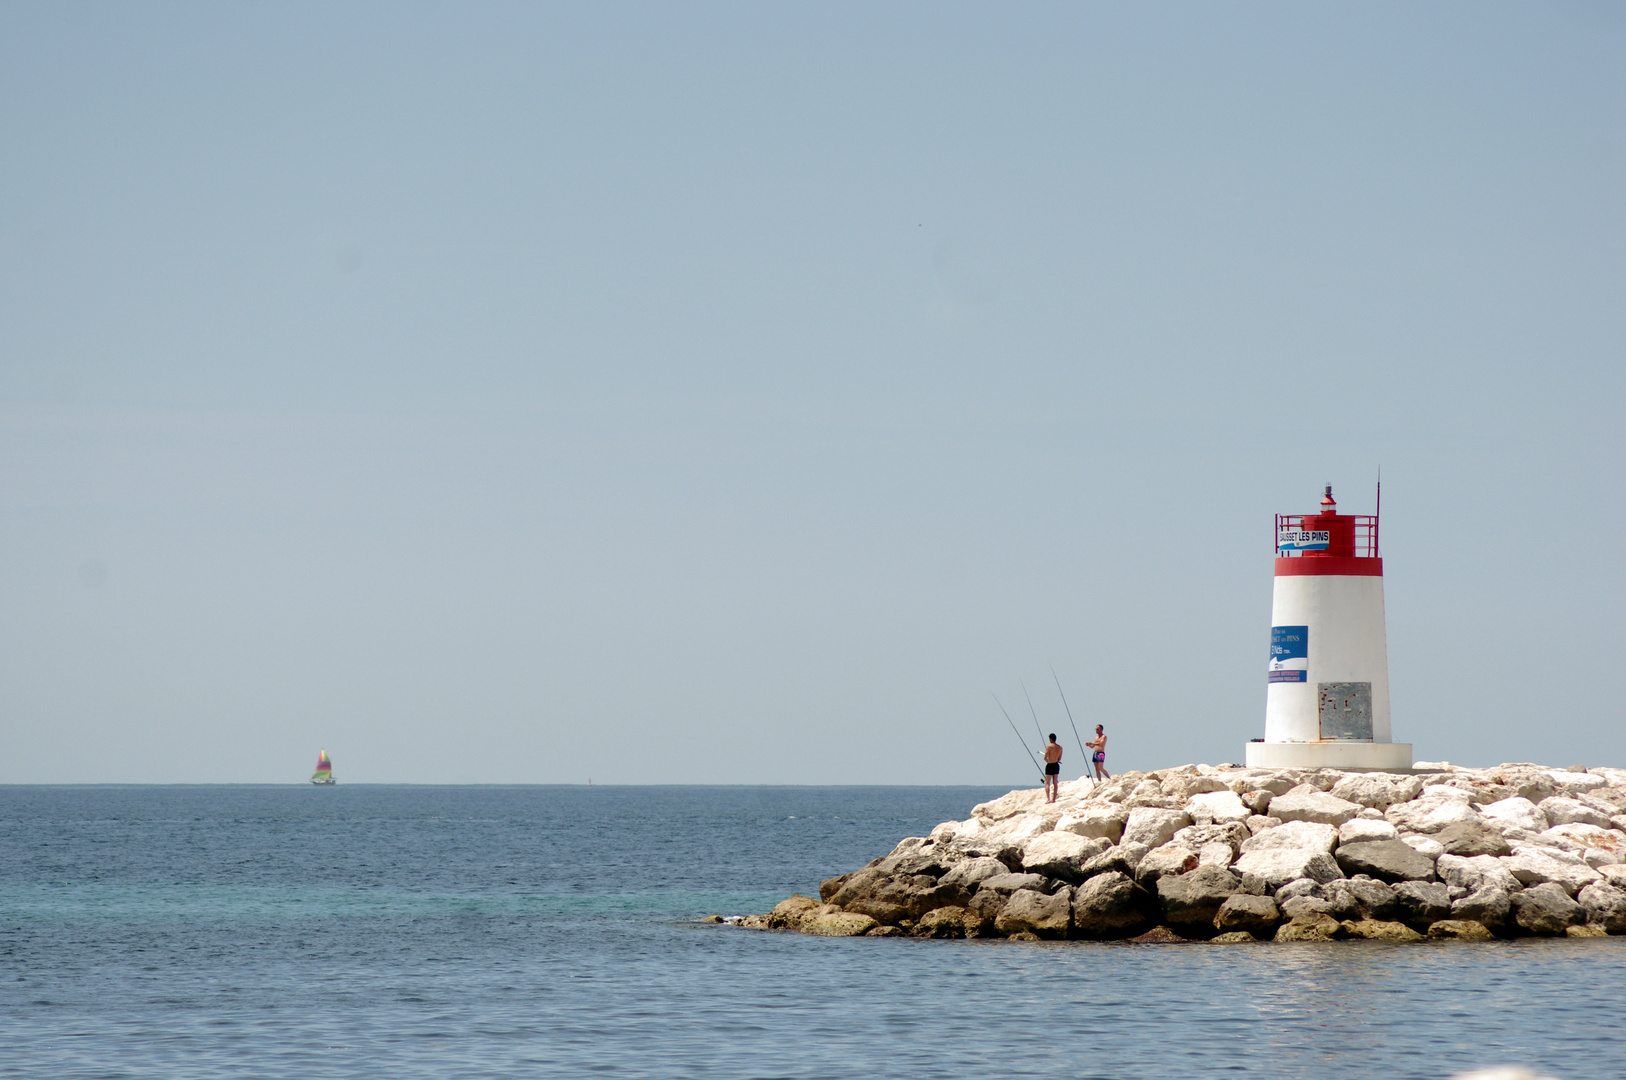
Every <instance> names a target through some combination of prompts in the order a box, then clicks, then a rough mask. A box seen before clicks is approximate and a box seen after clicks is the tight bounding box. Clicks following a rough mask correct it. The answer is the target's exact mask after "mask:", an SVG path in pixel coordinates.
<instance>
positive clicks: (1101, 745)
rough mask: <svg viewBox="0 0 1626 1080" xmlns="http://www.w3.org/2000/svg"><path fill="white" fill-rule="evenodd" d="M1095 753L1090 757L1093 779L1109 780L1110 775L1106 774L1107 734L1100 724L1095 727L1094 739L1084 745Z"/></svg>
mask: <svg viewBox="0 0 1626 1080" xmlns="http://www.w3.org/2000/svg"><path fill="white" fill-rule="evenodd" d="M1084 745H1085V746H1088V747H1089V748H1090V749H1091V750H1094V751H1095V753H1093V754H1091V755H1090V759H1091V761H1093V762H1094V764H1095V778H1096V779H1097V780H1111V779H1112V774H1111V773H1109V772H1107V734H1106V730H1105V729H1104V728H1102V726H1101V725H1100V724H1097V725H1095V738H1093V739H1091V740H1090V741H1089V742H1087V743H1085V744H1084Z"/></svg>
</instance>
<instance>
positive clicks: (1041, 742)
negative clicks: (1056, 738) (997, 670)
mask: <svg viewBox="0 0 1626 1080" xmlns="http://www.w3.org/2000/svg"><path fill="white" fill-rule="evenodd" d="M1016 681H1017V682H1019V683H1022V696H1023V697H1025V698H1027V699H1028V712H1030V713H1033V730H1034V731H1037V732H1038V733H1039V745H1040V746H1043V745H1044V742H1045V739H1044V728H1042V727H1040V726H1039V714H1038V713H1037V712H1036V711H1035V710H1034V708H1033V695H1032V694H1030V693H1028V684H1027V683H1025V682H1022V680H1021V679H1017V680H1016Z"/></svg>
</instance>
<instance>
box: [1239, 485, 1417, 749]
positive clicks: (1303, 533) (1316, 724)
mask: <svg viewBox="0 0 1626 1080" xmlns="http://www.w3.org/2000/svg"><path fill="white" fill-rule="evenodd" d="M1266 678H1267V682H1266V687H1265V737H1264V738H1263V739H1255V740H1253V741H1252V742H1250V743H1248V751H1247V763H1248V764H1249V765H1253V766H1259V767H1263V768H1271V769H1283V768H1296V769H1303V768H1312V769H1313V768H1331V769H1409V768H1411V743H1397V742H1391V741H1390V739H1389V650H1388V644H1387V641H1386V636H1385V633H1384V627H1383V558H1382V556H1381V555H1380V554H1379V552H1378V515H1377V514H1373V515H1371V516H1366V515H1362V514H1340V513H1339V512H1338V504H1337V502H1336V501H1334V499H1333V497H1332V485H1331V484H1329V485H1327V488H1326V494H1325V495H1324V496H1323V497H1322V499H1321V512H1320V513H1318V514H1277V515H1276V584H1275V591H1274V595H1273V597H1272V600H1271V604H1270V664H1269V667H1268V669H1267V676H1266Z"/></svg>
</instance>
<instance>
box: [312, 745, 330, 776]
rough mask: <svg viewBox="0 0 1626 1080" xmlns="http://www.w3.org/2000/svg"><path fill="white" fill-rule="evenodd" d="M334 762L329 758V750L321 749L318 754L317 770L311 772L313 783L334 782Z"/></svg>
mask: <svg viewBox="0 0 1626 1080" xmlns="http://www.w3.org/2000/svg"><path fill="white" fill-rule="evenodd" d="M333 782H334V780H333V762H332V761H330V760H328V756H327V751H326V750H321V751H318V752H317V754H316V771H315V772H313V773H311V783H313V784H331V783H333Z"/></svg>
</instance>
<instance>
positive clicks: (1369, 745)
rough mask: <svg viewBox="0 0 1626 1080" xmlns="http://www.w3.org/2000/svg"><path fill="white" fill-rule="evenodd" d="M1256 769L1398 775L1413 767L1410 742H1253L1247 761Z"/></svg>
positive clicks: (1249, 745) (1249, 748)
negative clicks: (1376, 772) (1326, 770)
mask: <svg viewBox="0 0 1626 1080" xmlns="http://www.w3.org/2000/svg"><path fill="white" fill-rule="evenodd" d="M1246 763H1247V764H1248V766H1249V767H1251V768H1256V769H1372V770H1375V771H1379V772H1398V771H1402V770H1405V769H1409V768H1411V743H1409V742H1408V743H1380V742H1354V741H1342V740H1340V741H1334V740H1331V739H1329V740H1326V741H1323V742H1250V743H1249V744H1248V753H1247V762H1246Z"/></svg>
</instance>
